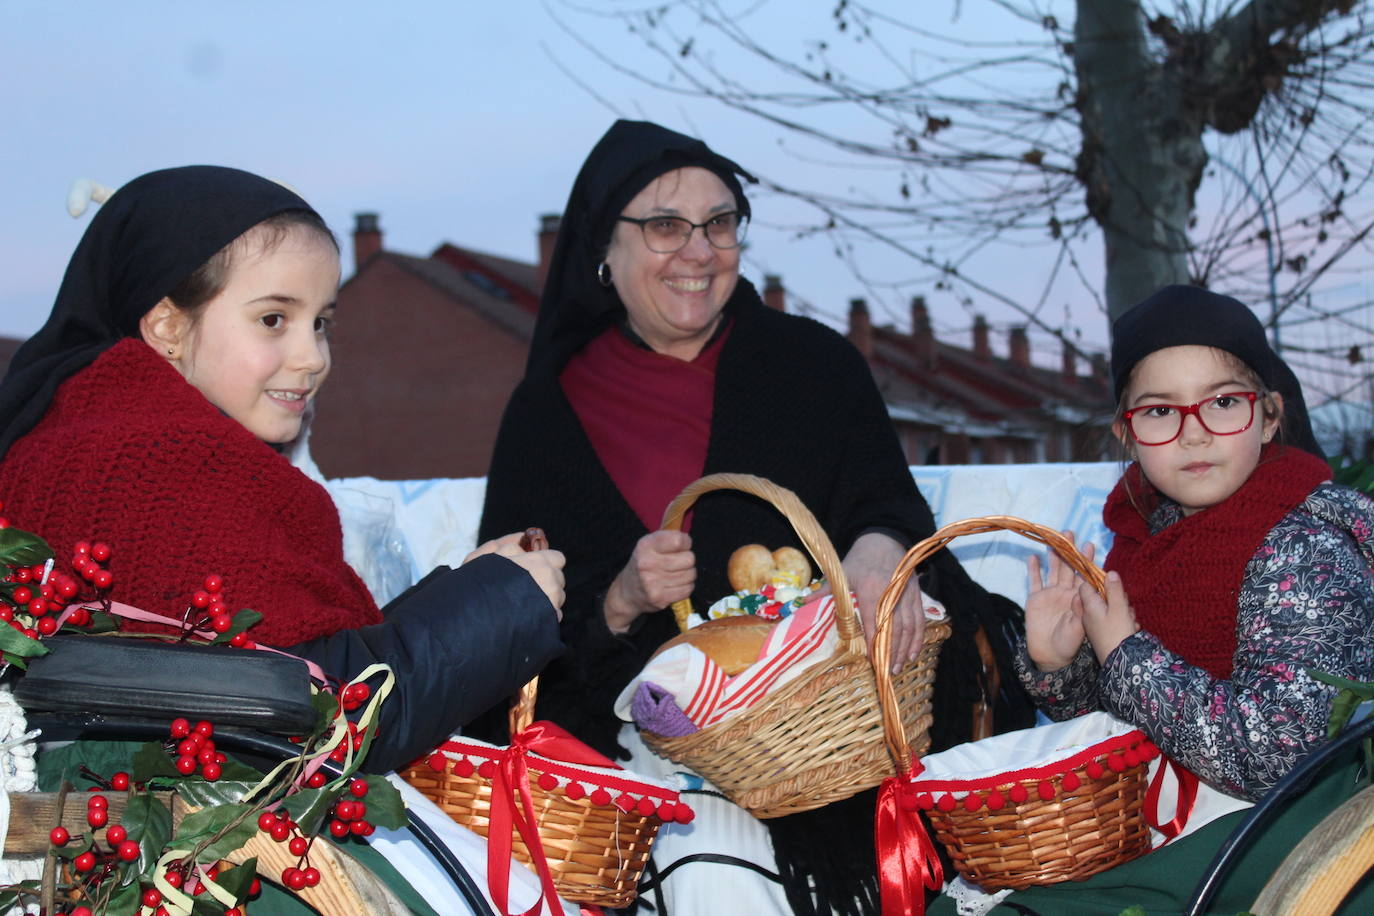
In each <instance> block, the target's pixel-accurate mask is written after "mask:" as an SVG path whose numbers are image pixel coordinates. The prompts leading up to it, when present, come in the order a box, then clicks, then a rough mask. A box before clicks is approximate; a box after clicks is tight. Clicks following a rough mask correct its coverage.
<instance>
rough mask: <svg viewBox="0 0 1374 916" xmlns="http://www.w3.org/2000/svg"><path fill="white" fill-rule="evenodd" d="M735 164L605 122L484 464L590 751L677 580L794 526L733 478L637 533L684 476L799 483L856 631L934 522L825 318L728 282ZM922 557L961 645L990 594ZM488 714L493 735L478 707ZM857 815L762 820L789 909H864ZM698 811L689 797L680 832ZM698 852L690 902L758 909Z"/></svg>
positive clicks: (864, 871) (859, 371)
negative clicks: (551, 626)
mask: <svg viewBox="0 0 1374 916" xmlns="http://www.w3.org/2000/svg"><path fill="white" fill-rule="evenodd" d="M741 179H743V180H746V181H752V180H753V179H752V177H751V176H750V175H749V174H748V173H746V172H745V171H744V170H743V169H741V168H740V167H739V166H738V165H736V164H735V163H734V162H731V161H730V160H729V159H726V158H724V157H723V156H720V155H719V154H717V153H715V152H713V151H712V150H711V149H709V148H708V147H707V146H706V145H705V144H704V143H702V142H701V141H699V140H694V139H692V138H689V137H685V136H683V135H681V134H678V133H675V132H674V131H671V130H667V129H666V128H663V127H660V126H658V125H655V124H650V123H645V122H630V121H618V122H616V124H614V125H613V126H612V127H611V128H610V130H609V131H607V133H606V134H605V136H604V137H602V139H601V140H600V142H598V144H597V145H596V147H595V149H593V150H592V152H591V154H590V155H589V156H588V158H587V161H586V162H585V163H584V164H583V166H582V169H581V171H580V173H579V174H578V176H577V179H576V182H575V183H574V185H573V189H572V193H571V195H570V196H569V199H568V205H567V209H566V210H565V212H564V215H563V220H562V224H561V227H560V229H559V235H558V240H557V243H556V245H555V249H554V254H553V258H552V261H551V264H550V269H549V274H548V280H547V282H546V284H545V287H544V292H543V298H542V302H541V306H540V313H539V319H538V323H537V325H536V328H535V335H534V342H533V345H532V348H531V351H530V357H529V363H528V366H527V369H526V375H525V378H524V380H523V381H522V382H521V384H520V386H519V387H518V388H517V389H516V391H515V393H514V394H513V395H512V397H511V401H510V404H509V405H508V407H507V409H506V414H505V417H504V419H503V422H502V426H501V431H500V434H499V436H498V439H497V444H496V449H495V454H494V457H493V459H492V464H491V471H490V474H489V477H488V484H487V495H486V506H485V510H484V513H483V519H482V528H481V530H482V532H483V533H484V534H485V533H486V532H493V531H499V530H504V529H506V528H508V527H510V526H511V524H512V523H516V524H518V525H527V524H538V525H540V526H542V527H544V529H545V530H546V531H547V533H548V535H549V538H550V543H553V544H556V545H557V546H559V547H561V548H562V549H563V550H564V551H565V553H566V554H567V556H568V566H567V570H568V584H567V594H568V598H567V602H566V604H565V616H564V619H563V625H562V629H563V637H564V641H565V642H566V643H567V644H568V646H569V651H568V652H567V653H566V654H565V655H564V656H563V657H562V658H561V659H559V660H558V661H556V662H554V663H553V664H551V665H550V667H549V668H548V669H547V670H546V671H545V674H544V675H543V677H542V679H541V685H540V692H539V709H538V714H539V716H540V717H541V718H547V719H552V720H553V721H555V722H558V723H559V724H561V725H563V726H564V727H565V728H567V729H569V730H570V731H572V732H573V733H574V734H576V735H578V737H580V738H582V739H583V740H584V741H586V742H588V743H589V744H591V745H593V746H594V747H597V748H599V749H600V750H602V751H603V752H604V753H607V754H613V755H614V754H616V753H618V752H619V753H621V755H622V756H624V748H622V747H621V746H620V744H619V742H620V741H625V742H626V743H627V744H629V743H632V742H634V741H635V740H637V738H636V736H634V734H633V732H632V731H627V732H625V733H623V734H622V733H621V731H620V729H621V723H620V721H619V720H618V719H617V718H616V716H615V713H614V712H613V711H612V705H613V701H614V699H615V697H616V696H617V694H618V693H619V692H620V691H621V689H622V688H623V687H624V686H625V685H626V683H627V682H628V681H629V680H630V678H631V677H632V676H633V675H634V674H635V673H637V672H638V671H639V670H640V669H641V668H642V667H643V665H644V663H645V661H646V660H647V659H648V658H649V656H650V655H651V654H652V653H653V651H654V650H655V649H656V648H657V647H658V646H659V645H660V644H662V643H663V642H664V641H665V640H667V639H669V638H670V637H672V636H673V635H675V634H676V632H677V630H676V626H675V622H674V619H673V616H672V615H671V614H665V613H661V610H662V609H663V608H665V607H667V606H668V605H669V604H671V603H672V602H673V601H676V600H678V599H681V598H685V597H687V596H689V595H691V596H693V597H694V599H695V601H694V603H695V605H696V606H697V607H698V608H704V607H707V606H709V605H710V604H711V603H712V602H713V601H715V600H716V599H717V598H720V597H721V596H723V595H725V594H728V593H729V592H731V591H732V589H731V588H730V587H729V585H728V583H727V581H726V565H727V559H728V557H729V556H730V554H731V552H732V551H733V550H734V549H735V548H736V547H739V546H740V545H741V544H744V543H749V542H758V543H763V544H767V545H768V546H769V547H770V548H776V547H780V546H783V545H794V546H795V545H797V544H798V541H797V538H796V535H795V534H794V533H793V532H792V530H791V527H790V525H789V524H788V522H787V521H786V519H784V518H783V517H782V516H781V515H779V514H778V513H777V511H776V510H775V509H773V508H772V507H770V506H768V505H766V504H764V503H762V502H761V501H759V500H757V499H754V498H753V497H749V496H746V495H743V494H739V493H733V492H718V493H712V494H709V495H707V496H704V497H703V498H702V499H700V500H699V501H698V502H697V503H696V505H695V507H694V510H693V514H692V517H691V526H690V532H686V533H684V532H670V531H660V530H657V529H658V527H659V524H660V521H661V519H662V515H663V510H664V508H665V507H666V506H667V504H668V502H669V501H670V500H671V499H672V497H673V496H675V495H676V494H677V493H678V492H679V491H680V490H681V489H682V487H684V486H685V485H686V484H688V483H689V482H691V481H692V480H695V479H696V478H698V477H700V476H702V475H703V474H709V473H714V472H717V471H731V472H742V473H750V474H755V475H758V476H760V477H763V478H766V479H768V480H771V481H773V482H774V483H777V484H779V485H781V486H784V487H786V488H788V489H790V490H792V491H794V492H795V493H797V495H798V496H799V497H800V498H801V500H802V502H803V503H804V504H805V505H806V506H807V507H808V508H810V509H811V510H812V512H813V513H814V514H815V515H816V516H817V518H818V519H819V520H820V522H821V524H822V525H823V526H824V528H825V530H826V532H827V533H828V535H829V536H830V539H831V541H832V542H833V543H834V545H835V547H836V549H837V550H838V552H839V553H840V555H841V556H842V557H844V567H845V572H846V573H847V574H848V577H849V580H850V582H851V584H852V585H853V587H854V590H855V592H856V593H857V595H858V599H859V601H858V603H859V607H860V613H861V616H862V617H863V622H864V625H865V629H866V630H867V631H868V632H869V633H871V632H872V630H873V626H872V616H871V615H872V613H873V610H874V608H875V606H876V599H877V596H878V595H879V594H880V592H881V590H882V588H883V587H884V586H886V584H887V582H888V580H889V576H890V574H891V572H892V570H893V568H894V567H895V565H896V563H897V561H898V559H899V558H900V557H901V555H902V552H903V550H904V548H905V547H906V546H908V545H910V544H911V543H912V542H914V541H915V540H916V539H919V538H920V537H923V536H924V535H926V534H929V533H930V532H931V531H932V529H933V527H934V522H933V519H932V516H931V513H930V510H929V508H928V507H927V506H926V504H925V502H924V501H923V500H922V499H921V497H920V495H919V493H918V492H917V490H916V487H915V485H914V483H913V481H912V477H911V474H910V473H909V471H908V469H907V467H906V463H905V461H904V459H903V456H902V453H901V450H900V447H899V446H898V443H897V439H896V436H895V434H894V432H893V429H892V425H891V422H890V420H889V419H888V416H887V413H886V410H885V408H884V405H883V402H882V399H881V397H880V396H879V394H878V392H877V390H876V388H875V386H874V384H873V379H872V376H871V374H870V372H869V369H868V366H867V364H866V363H865V362H864V360H863V358H862V357H861V356H860V355H859V353H858V352H857V351H856V350H855V349H854V348H853V347H852V346H851V345H849V344H848V342H846V341H845V340H844V339H843V338H842V337H840V336H839V335H838V334H836V333H835V332H834V331H832V330H831V329H829V328H827V327H825V326H823V325H820V324H818V323H817V322H814V321H811V320H809V319H806V318H801V317H797V316H792V315H785V314H781V313H779V312H777V311H773V310H771V309H768V308H766V307H765V306H764V304H763V302H762V301H761V300H760V298H759V295H758V293H757V292H756V291H755V289H754V287H753V285H752V284H750V283H749V281H748V280H745V279H743V278H742V277H740V275H739V253H740V245H741V244H742V242H743V239H744V231H745V229H746V227H747V224H748V220H749V216H750V205H749V201H748V199H747V198H746V197H745V195H744V192H743V188H742V186H741ZM934 566H935V572H934V573H933V575H932V578H931V579H929V580H928V581H926V582H925V583H924V587H925V588H926V590H927V591H928V592H930V593H931V594H933V595H934V596H935V597H937V598H939V599H940V600H942V601H943V602H945V603H946V605H947V606H948V607H950V609H951V611H952V612H953V613H954V614H955V616H956V618H957V619H956V627H957V629H958V634H957V636H956V640H955V642H958V643H960V645H961V647H966V648H970V649H971V646H972V640H971V638H970V634H971V631H972V630H973V629H975V628H976V627H977V626H978V622H977V617H976V613H982V612H984V611H986V612H987V613H988V614H989V615H990V617H991V616H995V615H996V612H995V611H993V610H991V607H992V605H991V603H990V602H989V600H988V596H987V595H986V594H985V593H983V592H982V591H981V590H980V589H978V588H977V587H976V586H974V585H973V584H972V582H971V581H969V579H968V577H967V576H966V575H965V574H964V573H963V571H962V569H960V567H959V566H958V564H957V562H955V561H953V560H952V559H951V558H949V557H948V556H947V555H946V556H944V557H942V558H941V559H939V560H937V561H936V563H935V564H934ZM975 605H976V606H977V607H975ZM1003 607H1005V606H1003ZM896 621H897V622H896V626H897V630H896V638H895V639H894V651H893V655H892V659H891V662H892V664H893V665H894V666H903V665H905V664H906V663H908V662H909V661H910V660H912V659H914V658H915V657H916V653H917V651H918V650H919V648H920V642H921V630H922V627H923V625H924V617H923V615H922V612H921V607H920V603H919V599H918V597H917V592H916V590H915V589H909V590H908V592H907V596H906V600H905V602H904V604H903V605H902V606H901V607H900V608H899V609H898V612H897V617H896ZM946 654H949V655H951V657H954V658H956V659H958V662H956V666H957V664H958V663H959V662H962V663H964V664H969V668H968V669H966V670H973V665H976V661H975V662H973V663H971V664H970V663H969V661H968V658H967V656H964V657H963V658H959V656H958V651H957V650H956V651H955V652H953V653H949V652H947V653H946ZM943 670H944V669H943V668H942V671H943ZM940 678H942V679H944V680H946V681H948V682H949V683H950V684H951V685H954V684H956V682H958V680H959V679H958V677H957V676H946V674H943V673H942V674H941V675H940ZM937 682H938V680H937ZM963 683H964V686H966V687H967V686H969V685H968V682H967V680H965V681H964V682H963ZM941 702H943V708H940V709H937V713H936V721H937V722H948V723H949V724H952V725H953V731H952V733H951V734H950V735H949V736H946V737H944V740H943V742H942V743H951V742H953V741H958V740H962V739H964V738H967V737H968V733H967V729H966V728H963V729H962V730H961V726H960V724H959V720H962V721H963V723H964V724H966V723H967V719H968V715H967V713H968V707H969V704H970V699H969V698H968V696H967V694H964V695H963V696H960V695H959V694H958V693H957V691H946V692H945V694H944V695H943V696H942V697H937V704H940V703H941ZM951 710H958V712H954V713H953V714H952V715H950V716H948V717H944V716H942V713H945V712H949V711H951ZM488 721H489V722H490V723H491V727H490V728H489V729H488V731H487V733H488V734H489V735H490V736H491V737H493V738H499V734H496V732H498V731H499V725H498V724H497V721H498V720H497V717H496V716H492V717H491V718H490V719H489V720H488ZM947 727H948V726H947ZM937 740H939V738H937ZM694 804H696V803H695V802H694ZM703 804H706V803H705V802H703ZM698 807H699V809H701V808H702V806H700V805H699V806H698ZM735 810H736V811H737V810H738V809H735ZM872 810H873V800H872V796H871V795H869V794H863V795H860V796H859V797H857V798H855V799H852V800H850V801H849V802H841V803H837V804H835V805H832V806H829V807H828V808H825V809H822V810H820V811H818V812H811V813H808V814H805V815H795V816H792V817H786V818H778V819H774V820H770V821H769V822H768V824H769V827H770V830H771V833H772V838H773V846H774V850H775V851H776V852H777V857H778V862H779V868H780V870H781V871H782V873H783V877H784V883H785V884H786V885H787V896H788V898H789V899H788V904H790V906H791V907H792V908H793V909H795V910H796V911H797V912H820V913H824V912H837V913H857V912H866V911H871V910H873V909H874V907H875V906H876V903H875V900H876V897H875V893H874V885H873V871H874V864H873V851H872V826H871V825H872ZM708 820H709V817H708V816H707V815H706V814H705V813H702V812H701V811H699V817H698V821H697V823H696V824H695V825H694V830H695V831H696V832H697V833H700V832H701V831H702V830H703V829H704V826H703V821H708ZM756 829H757V828H756ZM659 842H660V846H659V847H657V848H659V849H664V848H666V846H665V845H664V844H665V843H671V840H670V839H668V838H666V837H665V838H661V839H660V841H659ZM765 846H766V844H765ZM667 864H668V863H666V862H662V861H660V863H659V865H660V867H664V866H666V865H667ZM708 867H711V868H714V866H704V865H700V864H694V865H692V866H691V867H690V868H688V869H686V870H685V871H683V872H679V873H678V875H679V878H678V880H680V881H681V882H682V883H683V884H686V885H690V889H691V892H692V893H693V894H694V899H696V900H697V901H704V900H705V898H704V896H703V894H705V893H706V892H709V890H710V889H711V888H712V887H713V886H716V885H720V886H722V887H725V888H727V889H728V890H727V891H725V893H727V894H728V895H729V896H727V897H725V898H723V902H722V904H721V905H722V906H724V907H725V908H726V909H729V910H730V911H735V912H743V911H745V909H746V908H748V907H754V906H761V907H765V909H764V911H767V909H766V908H767V907H769V906H773V904H772V903H771V901H768V900H767V899H766V898H767V895H763V896H762V897H760V898H758V902H757V903H756V902H754V900H753V898H748V897H745V896H742V895H740V894H739V892H738V891H736V890H735V889H734V888H732V887H731V886H730V885H731V881H730V880H729V879H731V878H732V877H733V876H732V873H730V872H721V871H719V870H713V871H712V872H711V873H710V874H709V875H708V874H706V873H705V872H704V871H703V869H705V868H708ZM735 874H738V875H744V874H746V873H745V872H743V871H740V870H735ZM716 879H724V880H723V881H717V880H716ZM788 904H784V906H787V905H788ZM699 905H700V906H702V907H703V908H707V907H709V906H710V905H711V904H710V903H707V902H701V903H700V904H699ZM774 909H775V910H776V906H774ZM689 911H690V910H689ZM674 912H677V913H679V914H680V913H681V912H682V911H681V910H680V909H675V910H674Z"/></svg>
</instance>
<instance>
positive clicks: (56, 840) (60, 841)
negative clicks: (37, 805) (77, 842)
mask: <svg viewBox="0 0 1374 916" xmlns="http://www.w3.org/2000/svg"><path fill="white" fill-rule="evenodd" d="M71 838H72V835H71V831H69V830H68V829H67V828H66V827H54V828H53V829H52V833H49V834H48V840H49V841H50V842H51V843H52V844H53V845H54V846H66V845H67V842H68V841H69V840H71Z"/></svg>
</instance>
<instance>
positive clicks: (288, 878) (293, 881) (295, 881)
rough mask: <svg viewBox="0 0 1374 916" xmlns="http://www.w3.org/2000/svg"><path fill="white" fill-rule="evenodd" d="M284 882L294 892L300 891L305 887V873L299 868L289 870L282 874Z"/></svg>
mask: <svg viewBox="0 0 1374 916" xmlns="http://www.w3.org/2000/svg"><path fill="white" fill-rule="evenodd" d="M281 879H282V882H283V883H284V884H285V885H286V886H287V887H289V888H291V889H292V890H293V891H298V890H300V889H301V888H303V887H305V882H306V878H305V872H303V871H301V870H300V869H299V868H288V869H287V870H286V871H284V872H282V873H281Z"/></svg>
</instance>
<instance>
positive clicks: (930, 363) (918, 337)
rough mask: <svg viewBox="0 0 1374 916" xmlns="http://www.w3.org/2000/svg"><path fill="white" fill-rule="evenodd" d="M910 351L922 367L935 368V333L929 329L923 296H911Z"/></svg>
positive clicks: (927, 313) (928, 316) (928, 314)
mask: <svg viewBox="0 0 1374 916" xmlns="http://www.w3.org/2000/svg"><path fill="white" fill-rule="evenodd" d="M911 352H912V353H914V354H915V355H916V360H917V362H919V363H920V364H921V366H922V367H924V368H926V369H934V368H935V362H936V360H935V334H934V332H932V331H931V329H930V312H929V311H928V310H927V309H926V297H925V296H912V297H911Z"/></svg>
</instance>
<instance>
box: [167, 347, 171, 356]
mask: <svg viewBox="0 0 1374 916" xmlns="http://www.w3.org/2000/svg"><path fill="white" fill-rule="evenodd" d="M167 355H168V356H171V355H172V348H171V347H168V348H167Z"/></svg>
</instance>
